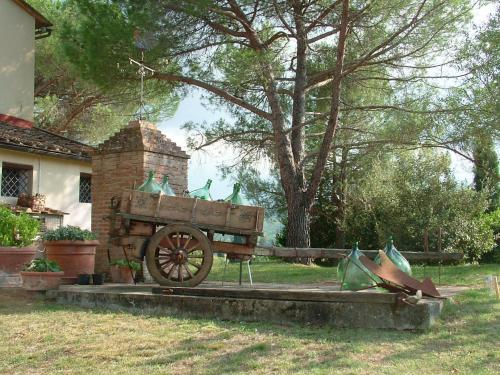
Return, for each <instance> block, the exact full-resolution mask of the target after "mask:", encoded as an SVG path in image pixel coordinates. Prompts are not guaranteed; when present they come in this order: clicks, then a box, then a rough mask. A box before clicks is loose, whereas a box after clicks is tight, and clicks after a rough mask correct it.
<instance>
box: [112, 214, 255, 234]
mask: <svg viewBox="0 0 500 375" xmlns="http://www.w3.org/2000/svg"><path fill="white" fill-rule="evenodd" d="M116 215H118V216H121V217H123V218H124V219H129V220H135V221H143V222H145V223H156V224H158V225H167V224H182V225H186V224H188V225H189V224H191V223H190V222H189V221H188V222H185V221H179V220H172V219H169V218H164V217H151V216H144V215H132V214H127V213H123V212H118V213H117V214H116ZM193 226H194V227H197V228H199V229H201V230H204V231H208V230H213V231H215V232H217V233H222V234H236V235H237V234H243V235H252V234H253V235H259V236H261V235H262V232H255V230H253V229H251V230H245V229H240V228H230V227H224V226H222V227H221V226H218V225H208V224H203V225H202V224H193Z"/></svg>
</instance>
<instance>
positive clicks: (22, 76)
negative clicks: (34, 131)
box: [0, 0, 35, 121]
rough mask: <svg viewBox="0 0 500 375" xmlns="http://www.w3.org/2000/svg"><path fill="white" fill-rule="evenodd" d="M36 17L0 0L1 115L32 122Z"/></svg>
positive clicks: (6, 1) (5, 0)
mask: <svg viewBox="0 0 500 375" xmlns="http://www.w3.org/2000/svg"><path fill="white" fill-rule="evenodd" d="M34 35H35V19H34V18H33V17H32V16H30V15H29V14H27V13H26V12H25V11H24V10H22V9H21V8H20V7H19V6H18V5H16V4H15V3H14V2H13V1H10V0H1V1H0V114H4V115H9V116H14V117H17V118H21V119H23V120H27V121H33V101H34V99H33V98H34V95H33V91H34V82H35V78H34V77H35V75H34V69H35V37H34Z"/></svg>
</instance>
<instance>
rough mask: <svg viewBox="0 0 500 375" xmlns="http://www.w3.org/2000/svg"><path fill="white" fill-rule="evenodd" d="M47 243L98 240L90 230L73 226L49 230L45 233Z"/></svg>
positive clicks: (44, 237)
mask: <svg viewBox="0 0 500 375" xmlns="http://www.w3.org/2000/svg"><path fill="white" fill-rule="evenodd" d="M43 239H44V240H45V241H87V240H95V239H97V235H96V234H95V233H93V232H91V231H89V230H86V229H81V228H79V227H74V226H71V225H68V226H64V227H59V228H57V229H53V230H48V231H47V232H45V233H44V235H43Z"/></svg>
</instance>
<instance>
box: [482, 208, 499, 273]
mask: <svg viewBox="0 0 500 375" xmlns="http://www.w3.org/2000/svg"><path fill="white" fill-rule="evenodd" d="M482 221H483V224H484V225H485V226H486V227H488V228H490V229H491V230H492V231H493V234H494V236H495V246H494V247H493V249H492V250H491V251H489V252H487V253H485V254H483V256H482V257H481V261H482V262H483V263H500V208H497V209H496V210H495V211H493V212H489V213H486V214H484V215H483V216H482Z"/></svg>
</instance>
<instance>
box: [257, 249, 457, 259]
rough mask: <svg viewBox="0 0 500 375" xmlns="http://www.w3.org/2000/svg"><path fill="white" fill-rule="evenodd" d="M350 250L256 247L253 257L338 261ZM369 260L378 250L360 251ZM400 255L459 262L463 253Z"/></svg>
mask: <svg viewBox="0 0 500 375" xmlns="http://www.w3.org/2000/svg"><path fill="white" fill-rule="evenodd" d="M350 251H351V250H350V249H326V248H293V247H274V246H272V247H266V246H258V247H256V248H255V251H254V255H257V256H276V257H282V258H327V259H333V258H336V259H340V258H343V257H345V256H346V255H348V254H349V252H350ZM361 251H362V252H363V254H365V255H366V256H367V257H369V258H372V259H373V258H375V257H376V256H377V254H378V250H361ZM401 254H402V255H403V256H404V257H405V258H406V259H408V260H413V261H418V260H461V259H462V258H463V257H464V254H463V253H438V252H419V251H401Z"/></svg>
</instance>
